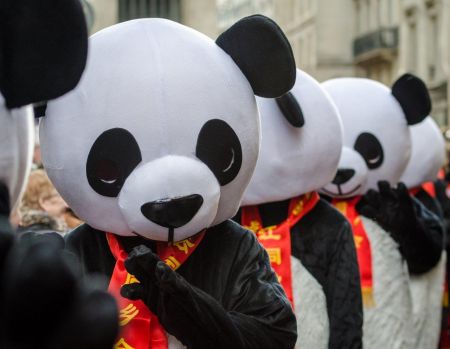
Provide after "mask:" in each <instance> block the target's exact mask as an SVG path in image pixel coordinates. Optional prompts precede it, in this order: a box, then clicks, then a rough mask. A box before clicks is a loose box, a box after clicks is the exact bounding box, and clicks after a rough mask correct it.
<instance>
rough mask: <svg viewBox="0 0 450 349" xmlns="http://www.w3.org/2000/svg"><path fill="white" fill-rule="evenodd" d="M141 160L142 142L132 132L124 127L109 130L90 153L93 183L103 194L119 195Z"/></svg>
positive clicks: (89, 176) (88, 167) (88, 173)
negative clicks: (139, 142)
mask: <svg viewBox="0 0 450 349" xmlns="http://www.w3.org/2000/svg"><path fill="white" fill-rule="evenodd" d="M141 161H142V156H141V151H140V149H139V145H138V144H137V142H136V139H135V138H134V137H133V135H132V134H131V133H130V132H128V131H127V130H125V129H123V128H112V129H110V130H108V131H105V132H103V133H102V134H101V135H100V136H99V137H98V138H97V139H96V140H95V142H94V144H93V145H92V147H91V150H90V152H89V155H88V159H87V163H86V176H87V179H88V182H89V185H90V186H91V188H92V189H94V190H95V191H96V192H97V193H98V194H100V195H103V196H107V197H116V196H117V195H119V192H120V190H121V189H122V186H123V184H124V182H125V180H126V179H127V177H128V176H129V175H130V173H131V172H132V171H133V170H134V169H135V168H136V166H137V165H138V164H139V163H140V162H141Z"/></svg>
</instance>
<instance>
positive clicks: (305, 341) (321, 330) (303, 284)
mask: <svg viewBox="0 0 450 349" xmlns="http://www.w3.org/2000/svg"><path fill="white" fill-rule="evenodd" d="M291 270H292V276H293V277H292V288H293V289H292V291H293V295H294V306H295V316H296V318H297V335H298V337H297V343H296V345H295V348H296V349H300V348H301V349H327V348H328V341H329V338H330V323H329V320H328V312H327V301H326V298H325V293H324V292H323V289H322V286H321V285H320V284H319V283H318V282H317V280H316V279H315V278H314V277H313V276H312V275H311V274H310V273H309V272H308V270H306V268H305V267H304V266H303V265H302V263H301V262H300V260H298V259H297V258H295V257H292V256H291Z"/></svg>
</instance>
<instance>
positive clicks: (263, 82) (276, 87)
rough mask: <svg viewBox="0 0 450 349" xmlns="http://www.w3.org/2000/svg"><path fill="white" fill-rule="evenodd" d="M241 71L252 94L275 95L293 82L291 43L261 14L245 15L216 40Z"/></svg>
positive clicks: (287, 89) (286, 90)
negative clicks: (251, 89) (250, 87)
mask: <svg viewBox="0 0 450 349" xmlns="http://www.w3.org/2000/svg"><path fill="white" fill-rule="evenodd" d="M216 43H217V45H219V46H220V47H221V48H222V49H223V50H224V51H225V52H226V53H228V54H229V55H230V56H231V58H233V60H234V61H235V62H236V64H237V65H238V66H239V68H240V69H241V71H242V72H243V73H244V75H245V76H246V78H247V79H248V81H249V82H250V85H251V86H252V88H253V92H254V93H255V95H257V96H260V97H266V98H275V97H279V96H281V95H283V94H284V93H286V92H288V91H289V90H290V89H291V88H292V86H294V83H295V76H296V70H295V69H296V68H295V60H294V55H293V53H292V49H291V45H290V44H289V41H288V40H287V38H286V36H285V35H284V33H283V31H282V30H281V29H280V27H279V26H278V25H277V24H276V23H275V22H274V21H272V20H271V19H270V18H267V17H265V16H262V15H253V16H250V17H246V18H243V19H241V20H240V21H238V22H237V23H235V24H234V25H233V26H232V27H231V28H229V29H228V30H227V31H225V32H224V33H222V34H221V35H220V36H219V37H218V38H217V40H216Z"/></svg>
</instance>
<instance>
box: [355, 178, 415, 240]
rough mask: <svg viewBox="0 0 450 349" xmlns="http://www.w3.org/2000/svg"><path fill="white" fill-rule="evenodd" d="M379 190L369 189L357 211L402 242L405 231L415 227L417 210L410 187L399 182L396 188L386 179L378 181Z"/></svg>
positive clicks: (359, 203)
mask: <svg viewBox="0 0 450 349" xmlns="http://www.w3.org/2000/svg"><path fill="white" fill-rule="evenodd" d="M378 189H379V191H378V192H377V191H375V190H373V189H371V190H369V191H368V192H367V194H366V195H364V196H363V197H362V198H361V200H360V201H359V202H358V204H357V205H356V209H357V211H358V212H359V213H360V214H361V215H363V216H366V217H368V218H370V219H372V220H374V221H376V222H377V223H378V224H379V225H380V226H381V227H382V228H383V229H384V230H386V231H387V232H389V233H390V234H391V236H392V238H393V239H394V240H395V241H396V242H397V243H399V244H400V243H401V240H402V237H403V233H405V232H406V233H407V232H408V231H409V230H410V229H414V226H415V225H416V223H417V222H416V221H417V220H416V212H415V209H414V203H413V200H412V198H411V196H410V195H409V192H408V189H407V188H406V186H405V185H404V184H403V183H399V185H398V187H397V188H396V189H394V188H392V187H391V186H390V184H389V183H388V182H386V181H380V182H378Z"/></svg>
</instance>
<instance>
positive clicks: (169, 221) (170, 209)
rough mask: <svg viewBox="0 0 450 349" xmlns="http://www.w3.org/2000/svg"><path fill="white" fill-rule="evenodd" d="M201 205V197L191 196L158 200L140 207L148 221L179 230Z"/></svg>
mask: <svg viewBox="0 0 450 349" xmlns="http://www.w3.org/2000/svg"><path fill="white" fill-rule="evenodd" d="M202 204H203V197H202V196H201V195H198V194H192V195H187V196H182V197H177V198H167V199H160V200H155V201H151V202H147V203H145V204H144V205H142V206H141V212H142V214H143V215H144V216H145V218H147V219H148V220H150V221H152V222H153V223H156V224H158V225H160V226H162V227H166V228H179V227H182V226H183V225H185V224H187V223H188V222H189V221H190V220H191V219H192V218H193V217H194V216H195V214H196V213H197V212H198V210H199V209H200V207H201V206H202Z"/></svg>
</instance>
